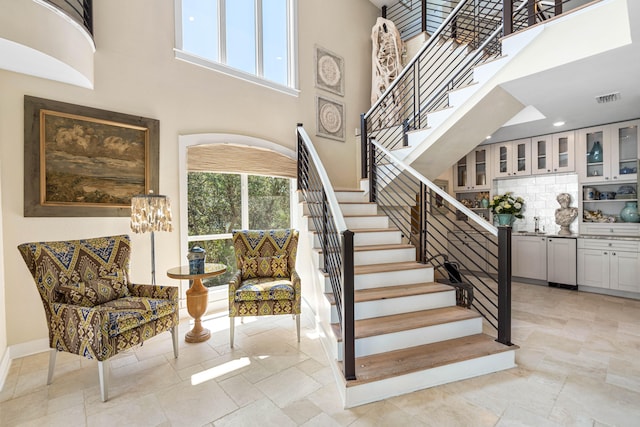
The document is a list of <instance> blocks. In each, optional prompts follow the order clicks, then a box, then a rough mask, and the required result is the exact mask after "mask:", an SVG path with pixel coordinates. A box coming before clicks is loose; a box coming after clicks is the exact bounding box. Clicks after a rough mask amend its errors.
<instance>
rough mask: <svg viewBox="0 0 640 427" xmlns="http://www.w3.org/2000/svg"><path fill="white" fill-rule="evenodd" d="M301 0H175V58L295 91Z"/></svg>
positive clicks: (277, 87)
mask: <svg viewBox="0 0 640 427" xmlns="http://www.w3.org/2000/svg"><path fill="white" fill-rule="evenodd" d="M295 4H296V0H176V31H177V34H176V49H177V50H176V57H177V58H179V59H184V60H187V61H189V62H193V63H196V64H198V65H202V66H206V67H209V68H212V69H215V70H218V71H221V72H224V73H226V74H229V75H233V76H235V77H240V78H243V79H246V80H249V81H253V82H256V83H259V84H263V85H266V86H269V87H273V88H276V89H279V90H283V89H284V90H285V91H287V92H291V93H295V91H293V90H286V89H295V88H296V86H297V79H296V75H295V65H294V64H295V25H294V22H295V20H294V16H295V13H294V12H295Z"/></svg>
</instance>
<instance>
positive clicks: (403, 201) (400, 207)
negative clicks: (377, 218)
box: [369, 139, 511, 345]
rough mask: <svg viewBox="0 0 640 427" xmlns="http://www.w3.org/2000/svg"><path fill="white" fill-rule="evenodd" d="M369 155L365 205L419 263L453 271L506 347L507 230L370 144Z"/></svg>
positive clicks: (508, 337)
mask: <svg viewBox="0 0 640 427" xmlns="http://www.w3.org/2000/svg"><path fill="white" fill-rule="evenodd" d="M369 152H370V153H371V156H370V165H369V166H370V177H369V180H370V181H369V182H370V186H371V187H370V192H371V193H370V199H373V200H372V201H374V202H376V203H377V205H378V209H379V210H380V211H381V212H384V214H385V215H387V216H388V217H389V219H390V221H391V222H392V223H393V224H394V226H395V227H397V228H398V229H399V230H400V231H401V233H402V235H403V236H404V238H405V239H406V240H407V242H408V243H411V244H413V245H414V246H415V247H416V259H417V260H418V261H419V262H422V263H426V262H427V260H428V261H429V263H431V265H433V266H434V267H436V270H440V268H438V267H445V266H444V265H443V264H444V263H443V260H448V261H450V262H455V263H456V264H457V265H458V266H459V272H460V276H461V279H462V282H463V283H464V284H466V285H470V286H472V287H473V302H472V304H471V307H472V308H474V309H475V310H476V311H477V312H478V313H480V314H481V315H482V316H483V317H484V318H485V319H486V321H487V323H488V324H489V325H491V326H492V327H493V328H495V329H496V331H497V341H498V342H500V343H503V344H506V345H511V227H494V226H493V225H492V224H490V223H489V222H488V221H487V220H486V219H483V218H481V217H480V216H478V215H477V214H476V213H475V212H473V211H472V210H471V209H469V208H467V207H466V206H464V205H463V204H462V203H460V202H459V201H458V200H456V199H455V198H454V197H452V196H451V195H449V194H448V193H447V192H446V191H445V190H443V189H441V188H440V187H438V186H437V185H436V184H434V183H433V182H432V181H430V180H428V179H427V178H425V177H424V176H423V175H422V174H420V173H419V172H418V171H416V170H415V169H413V168H412V167H411V166H409V165H407V164H405V163H404V162H403V161H401V160H399V159H398V158H396V157H395V156H394V155H393V154H392V153H391V152H390V151H389V150H388V149H387V148H385V147H383V146H382V145H381V144H380V143H378V142H377V141H375V140H373V139H370V140H369ZM442 270H444V268H443V269H442ZM440 280H441V281H444V282H448V281H447V280H446V277H442V278H440Z"/></svg>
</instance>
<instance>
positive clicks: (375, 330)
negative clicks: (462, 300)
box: [355, 306, 480, 338]
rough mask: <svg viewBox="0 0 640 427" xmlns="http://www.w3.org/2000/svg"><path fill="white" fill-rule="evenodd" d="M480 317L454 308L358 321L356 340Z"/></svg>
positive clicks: (459, 308)
mask: <svg viewBox="0 0 640 427" xmlns="http://www.w3.org/2000/svg"><path fill="white" fill-rule="evenodd" d="M478 317H480V315H479V314H478V313H476V312H475V311H472V310H468V309H466V308H462V307H458V306H453V307H443V308H434V309H431V310H422V311H414V312H409V313H402V314H394V315H392V316H382V317H374V318H371V319H362V320H356V327H355V331H356V338H366V337H372V336H376V335H383V334H388V333H393V332H398V331H405V330H409V329H418V328H424V327H427V326H434V325H441V324H444V323H451V322H457V321H461V320H469V319H475V318H478Z"/></svg>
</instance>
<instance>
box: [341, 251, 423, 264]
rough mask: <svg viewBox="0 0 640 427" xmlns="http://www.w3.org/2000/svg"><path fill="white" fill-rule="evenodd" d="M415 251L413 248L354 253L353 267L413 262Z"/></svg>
mask: <svg viewBox="0 0 640 427" xmlns="http://www.w3.org/2000/svg"><path fill="white" fill-rule="evenodd" d="M415 260H416V250H415V248H413V247H409V248H406V249H380V250H372V251H355V253H354V255H353V262H354V264H355V265H375V264H387V263H390V262H405V261H415Z"/></svg>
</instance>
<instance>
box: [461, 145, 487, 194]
mask: <svg viewBox="0 0 640 427" xmlns="http://www.w3.org/2000/svg"><path fill="white" fill-rule="evenodd" d="M489 160H490V156H489V147H488V146H480V147H478V148H476V149H475V150H473V151H472V152H471V153H469V154H467V155H466V156H465V157H463V158H462V159H460V160H458V162H457V163H456V164H455V167H454V168H455V170H454V187H455V191H473V190H489V188H491V179H490V178H489V175H488V173H489Z"/></svg>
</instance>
